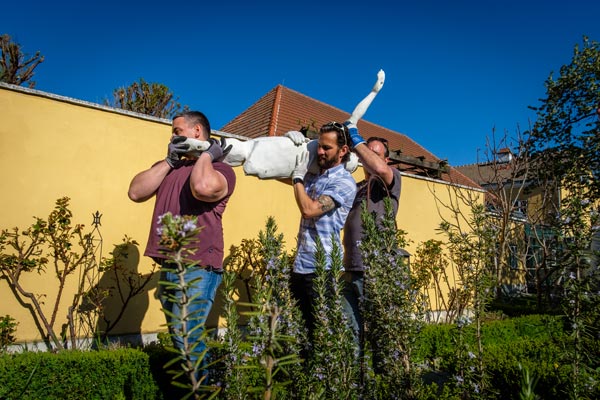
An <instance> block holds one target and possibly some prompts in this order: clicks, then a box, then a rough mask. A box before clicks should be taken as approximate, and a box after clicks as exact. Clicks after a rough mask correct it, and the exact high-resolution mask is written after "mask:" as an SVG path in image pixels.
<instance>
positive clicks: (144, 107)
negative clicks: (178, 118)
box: [104, 78, 188, 118]
mask: <svg viewBox="0 0 600 400" xmlns="http://www.w3.org/2000/svg"><path fill="white" fill-rule="evenodd" d="M104 104H105V105H107V106H111V107H115V108H122V109H123V110H128V111H134V112H137V113H141V114H147V115H152V116H154V117H158V118H172V117H173V116H175V115H176V114H178V113H179V112H181V111H182V108H181V104H179V103H178V102H177V98H175V97H174V95H173V92H171V90H170V89H169V88H168V87H167V86H165V85H163V84H162V83H155V82H152V83H150V82H146V81H145V80H144V79H143V78H140V80H139V82H133V83H132V84H131V85H129V86H128V87H120V88H117V89H115V90H114V91H113V100H112V101H109V100H108V99H106V100H104ZM187 109H188V107H187V106H184V107H183V110H187Z"/></svg>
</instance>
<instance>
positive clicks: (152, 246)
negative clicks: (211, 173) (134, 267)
mask: <svg viewBox="0 0 600 400" xmlns="http://www.w3.org/2000/svg"><path fill="white" fill-rule="evenodd" d="M193 167H194V163H193V162H190V163H189V164H187V165H184V166H182V167H180V168H178V169H173V170H171V171H170V172H169V173H168V174H167V176H166V177H165V179H164V180H163V181H162V183H161V184H160V187H159V188H158V190H157V192H156V203H155V205H154V213H153V215H152V226H151V227H150V234H149V235H148V244H147V245H146V251H145V252H144V255H145V256H148V257H152V258H166V256H165V255H164V254H163V253H161V252H160V251H159V245H158V241H159V239H160V236H159V235H158V233H157V228H158V217H160V216H161V215H163V214H165V213H167V212H169V211H170V212H171V214H173V215H196V216H197V217H198V226H199V227H200V226H203V227H204V228H203V229H202V230H201V231H200V233H199V234H198V239H199V240H198V241H197V242H195V243H194V244H193V246H192V247H191V248H192V249H194V250H195V252H194V254H193V255H190V256H187V257H188V258H189V259H190V260H192V261H198V262H199V264H200V265H205V266H206V265H210V266H212V267H214V268H222V267H223V247H224V243H223V224H222V217H223V212H224V211H225V206H226V205H227V202H228V201H229V198H230V197H231V194H232V193H233V189H234V188H235V180H236V178H235V172H233V168H231V167H230V166H229V165H227V164H224V163H222V162H215V163H213V168H214V169H215V170H216V171H218V172H220V173H221V174H222V175H223V176H224V177H225V179H226V180H227V186H228V192H227V195H226V196H225V197H224V198H223V199H222V200H220V201H216V202H212V203H207V202H204V201H200V200H198V199H196V198H195V197H194V195H193V194H192V189H191V188H190V175H191V173H192V168H193Z"/></svg>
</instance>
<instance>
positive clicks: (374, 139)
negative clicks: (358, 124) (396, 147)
mask: <svg viewBox="0 0 600 400" xmlns="http://www.w3.org/2000/svg"><path fill="white" fill-rule="evenodd" d="M371 142H379V143H381V144H382V145H383V147H385V153H384V156H385V158H388V157H389V156H390V148H389V147H388V140H387V139H386V138H382V137H377V136H371V137H370V138H368V139H367V144H369V143H371Z"/></svg>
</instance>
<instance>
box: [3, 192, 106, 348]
mask: <svg viewBox="0 0 600 400" xmlns="http://www.w3.org/2000/svg"><path fill="white" fill-rule="evenodd" d="M72 218H73V214H72V213H71V211H70V209H69V198H68V197H63V198H61V199H58V200H57V201H56V207H55V208H54V210H53V211H52V212H51V213H50V215H49V217H48V219H47V220H44V219H42V218H36V222H35V223H34V224H33V225H31V226H30V227H29V228H28V229H26V230H24V231H20V230H19V228H13V229H12V230H7V229H5V230H2V232H1V233H0V277H2V278H4V279H6V280H7V281H8V283H9V285H10V286H11V288H12V289H13V291H14V292H15V296H17V298H19V299H20V300H21V301H22V302H23V303H26V304H29V305H31V312H32V314H33V318H34V319H35V321H36V323H37V325H38V326H39V327H40V330H41V333H42V336H43V337H44V340H45V341H46V343H47V344H48V345H49V346H51V347H53V348H56V349H64V348H66V347H67V346H68V345H71V346H72V347H78V345H77V336H78V335H77V331H78V327H77V319H76V318H75V316H74V314H75V311H76V310H77V308H78V306H79V305H80V304H81V303H82V301H83V297H84V293H85V291H86V288H87V287H89V285H90V283H91V280H92V279H91V278H90V277H91V276H93V275H94V274H95V271H96V270H97V260H96V258H95V255H94V253H95V248H96V245H95V244H94V241H93V238H94V237H93V234H92V232H86V231H85V229H84V225H82V224H76V225H73V224H72ZM7 247H8V249H7ZM48 265H50V266H52V268H53V274H49V276H55V277H56V279H57V280H58V284H57V286H56V287H57V288H58V289H57V291H56V294H55V297H54V301H53V302H52V303H50V304H51V305H52V308H51V310H50V313H48V312H47V310H46V309H45V308H44V307H43V305H44V298H45V297H46V295H45V294H39V293H35V292H34V291H31V290H29V289H28V288H27V287H25V286H24V282H23V280H22V277H23V276H24V275H25V274H27V273H31V272H36V273H46V267H47V266H48ZM76 273H79V274H78V275H79V281H78V285H77V287H78V290H77V291H76V292H75V293H74V295H73V298H72V301H71V303H70V306H69V309H68V311H67V315H66V321H65V323H64V324H63V325H62V328H61V330H57V323H58V322H59V305H60V304H61V301H62V299H63V297H64V295H65V292H64V291H65V286H66V285H67V281H68V280H69V279H70V278H71V276H72V275H74V274H76ZM63 338H64V340H63Z"/></svg>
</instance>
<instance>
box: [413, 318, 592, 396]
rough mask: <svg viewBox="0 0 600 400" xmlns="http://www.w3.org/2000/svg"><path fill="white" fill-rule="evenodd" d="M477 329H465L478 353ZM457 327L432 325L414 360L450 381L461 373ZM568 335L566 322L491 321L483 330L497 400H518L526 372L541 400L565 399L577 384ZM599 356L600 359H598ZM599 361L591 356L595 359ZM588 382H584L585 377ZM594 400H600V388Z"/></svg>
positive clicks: (426, 329) (422, 336)
mask: <svg viewBox="0 0 600 400" xmlns="http://www.w3.org/2000/svg"><path fill="white" fill-rule="evenodd" d="M474 333H475V330H474V327H473V326H472V325H470V326H468V327H466V328H463V334H464V336H463V338H464V339H465V340H466V341H467V343H469V346H470V348H471V349H473V352H474V353H475V352H476V351H475V349H476V348H477V347H476V345H475V335H474ZM457 334H458V329H457V328H456V326H455V325H448V324H440V325H427V326H425V327H424V329H423V331H422V332H421V334H420V335H419V338H418V340H417V346H416V351H415V353H414V356H415V360H416V361H418V362H425V363H426V364H427V365H430V366H432V370H433V372H435V373H438V374H440V375H441V376H445V377H446V379H451V377H452V376H453V375H454V373H455V371H456V368H457V360H456V348H455V338H456V336H457ZM568 335H569V332H568V331H566V330H565V327H564V319H563V318H561V317H558V316H549V315H528V316H523V317H518V318H511V319H505V320H496V321H487V322H485V323H484V324H483V325H482V343H483V362H484V365H485V368H486V372H487V374H488V376H489V377H490V382H489V383H490V385H491V387H493V390H494V391H495V392H496V394H497V398H500V399H505V398H506V399H507V398H516V397H515V396H518V393H519V391H520V389H521V378H522V374H523V372H522V371H521V368H520V367H519V366H521V367H523V368H527V370H528V371H529V373H530V374H531V375H532V376H534V377H535V378H536V379H538V381H537V385H536V387H535V393H536V394H537V395H538V396H539V397H540V398H544V399H546V398H561V397H564V396H565V393H568V392H569V389H570V385H572V383H573V382H572V379H573V376H572V375H573V369H572V366H571V365H569V364H567V363H566V362H567V361H566V355H567V353H568V352H571V351H572V350H571V343H570V340H569V336H568ZM597 355H598V354H596V356H597ZM593 358H594V357H592V359H593ZM595 362H597V360H595V361H592V362H591V363H590V364H588V365H587V366H588V367H589V368H590V369H591V375H590V377H591V378H592V380H596V381H597V380H598V379H600V368H598V365H596V364H595ZM584 379H585V378H584ZM592 392H593V395H592V397H591V398H600V392H599V391H598V387H596V388H595V389H593V390H592Z"/></svg>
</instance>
